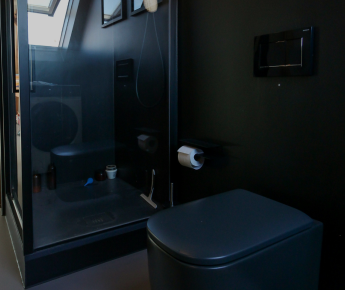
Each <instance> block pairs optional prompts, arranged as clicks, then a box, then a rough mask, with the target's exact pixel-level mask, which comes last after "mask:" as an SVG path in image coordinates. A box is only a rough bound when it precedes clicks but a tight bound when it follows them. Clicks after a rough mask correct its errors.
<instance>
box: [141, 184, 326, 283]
mask: <svg viewBox="0 0 345 290" xmlns="http://www.w3.org/2000/svg"><path fill="white" fill-rule="evenodd" d="M322 233H323V225H322V223H320V222H318V221H315V220H313V219H311V218H310V217H309V216H307V215H306V214H304V213H303V212H301V211H299V210H297V209H294V208H291V207H289V206H287V205H284V204H281V203H279V202H276V201H273V200H271V199H268V198H265V197H262V196H260V195H257V194H255V193H252V192H249V191H246V190H243V189H237V190H232V191H229V192H226V193H222V194H218V195H214V196H211V197H207V198H204V199H201V200H197V201H194V202H190V203H187V204H183V205H180V206H177V207H173V208H170V209H167V210H164V211H161V212H159V213H157V214H156V215H154V216H152V217H151V218H150V219H149V221H148V223H147V240H148V264H149V274H150V283H151V287H152V288H151V289H152V290H177V289H178V290H187V289H188V290H206V289H207V290H210V289H214V290H230V289H231V290H232V289H233V290H259V289H260V290H314V289H315V290H316V289H318V281H319V268H320V256H321V244H322Z"/></svg>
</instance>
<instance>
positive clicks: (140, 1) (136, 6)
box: [133, 0, 144, 10]
mask: <svg viewBox="0 0 345 290" xmlns="http://www.w3.org/2000/svg"><path fill="white" fill-rule="evenodd" d="M133 1H134V10H138V9H140V8H141V7H142V6H143V3H144V0H133Z"/></svg>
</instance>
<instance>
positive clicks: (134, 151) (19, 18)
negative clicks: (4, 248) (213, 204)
mask: <svg viewBox="0 0 345 290" xmlns="http://www.w3.org/2000/svg"><path fill="white" fill-rule="evenodd" d="M158 2H159V3H158V4H159V5H158V9H157V11H156V12H154V13H151V12H148V11H146V9H145V7H144V3H143V1H137V0H124V1H120V0H83V1H81V0H24V1H17V0H6V1H3V2H2V4H1V17H2V19H1V21H2V23H4V24H5V26H3V25H2V31H1V47H2V60H3V62H2V69H3V72H4V73H3V77H2V80H3V87H2V89H3V100H2V101H3V108H2V109H3V121H4V124H5V125H4V127H3V136H4V137H5V138H4V140H5V141H4V142H3V144H2V145H3V148H4V150H5V151H6V152H5V154H4V156H2V157H3V158H4V157H5V161H6V162H5V165H4V168H3V170H4V171H5V176H4V179H5V181H6V182H5V183H6V184H5V186H4V187H5V191H6V195H5V196H3V200H2V203H3V204H4V203H6V209H7V210H6V219H7V222H8V226H9V230H10V234H11V236H12V240H13V246H14V249H15V253H16V256H17V261H18V265H19V268H20V271H21V274H22V278H23V282H24V284H25V285H26V286H31V285H34V284H37V283H40V282H42V281H45V280H48V279H52V278H54V277H57V276H61V275H63V274H66V273H69V272H72V271H75V270H78V269H81V268H84V267H87V266H91V265H94V264H97V263H100V262H103V261H106V260H109V259H113V258H116V257H119V256H122V255H125V254H128V253H131V252H134V251H138V250H140V249H143V248H145V246H146V230H145V228H146V221H147V219H148V218H149V217H150V216H151V215H153V214H155V213H156V212H157V211H160V210H164V208H167V207H169V202H170V201H169V196H170V190H171V188H173V187H172V186H171V184H172V183H173V182H174V177H173V174H172V168H174V166H175V164H176V163H175V162H176V161H175V158H172V157H174V156H175V152H176V150H177V148H176V147H177V0H163V1H158ZM134 9H137V12H136V13H134V12H133V10H134ZM118 15H122V17H121V18H119V17H118ZM4 18H5V19H4ZM104 19H118V20H116V21H108V20H107V21H108V22H107V23H106V22H105V20H104ZM105 23H106V25H105ZM107 166H108V167H107ZM109 166H110V167H109ZM115 166H116V170H114V169H115ZM107 168H108V169H107ZM114 174H116V177H115V178H113V176H114ZM143 195H145V196H150V197H152V202H151V200H149V202H148V199H149V198H143ZM155 205H157V206H155ZM52 261H54V264H53V262H52Z"/></svg>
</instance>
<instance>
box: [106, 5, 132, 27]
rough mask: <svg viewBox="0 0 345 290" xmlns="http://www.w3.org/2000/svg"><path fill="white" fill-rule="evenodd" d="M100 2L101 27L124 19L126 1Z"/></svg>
mask: <svg viewBox="0 0 345 290" xmlns="http://www.w3.org/2000/svg"><path fill="white" fill-rule="evenodd" d="M101 1H102V27H107V26H109V25H112V24H114V23H117V22H119V21H121V20H123V19H125V17H126V2H127V1H126V0H101Z"/></svg>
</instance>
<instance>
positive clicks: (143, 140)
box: [138, 135, 158, 153]
mask: <svg viewBox="0 0 345 290" xmlns="http://www.w3.org/2000/svg"><path fill="white" fill-rule="evenodd" d="M138 145H139V148H140V149H141V150H144V151H146V152H149V153H155V152H156V151H157V148H158V140H157V138H156V137H153V136H148V135H140V136H138Z"/></svg>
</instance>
